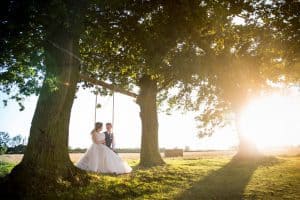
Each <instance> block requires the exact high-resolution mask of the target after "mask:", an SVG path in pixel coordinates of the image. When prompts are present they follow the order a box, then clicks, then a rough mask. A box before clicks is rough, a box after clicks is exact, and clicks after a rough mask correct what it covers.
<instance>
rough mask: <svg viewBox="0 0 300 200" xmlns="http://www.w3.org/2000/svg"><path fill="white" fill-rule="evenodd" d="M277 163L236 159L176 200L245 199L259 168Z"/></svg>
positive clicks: (263, 160) (271, 160)
mask: <svg viewBox="0 0 300 200" xmlns="http://www.w3.org/2000/svg"><path fill="white" fill-rule="evenodd" d="M277 162H278V160H277V159H276V158H275V157H257V158H251V159H238V158H235V157H234V158H233V159H232V160H231V161H230V162H229V163H228V164H226V165H225V166H224V167H222V168H220V169H218V170H216V171H213V172H212V173H210V174H209V175H208V176H206V177H204V178H203V179H201V180H200V181H198V182H196V183H194V184H193V185H192V187H191V188H189V189H187V190H185V191H184V192H183V193H181V194H179V195H178V196H177V198H176V199H178V200H179V199H186V200H193V199H197V200H198V199H200V200H201V199H222V200H223V199H228V200H229V199H230V200H235V199H243V193H244V190H245V188H246V186H247V184H248V182H249V181H250V179H251V176H252V174H253V173H254V171H255V170H256V169H257V168H258V166H269V165H274V164H276V163H277Z"/></svg>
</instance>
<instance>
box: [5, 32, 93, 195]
mask: <svg viewBox="0 0 300 200" xmlns="http://www.w3.org/2000/svg"><path fill="white" fill-rule="evenodd" d="M47 39H48V40H50V41H52V42H54V43H56V44H59V45H60V46H61V47H62V48H64V49H66V50H67V51H69V52H73V53H75V54H77V55H78V38H74V37H72V36H71V35H70V34H68V33H66V32H63V31H59V30H58V31H56V32H55V34H52V35H49V37H48V38H47ZM45 53H46V58H45V59H46V60H45V64H46V76H45V80H44V82H43V86H42V89H41V91H40V95H39V99H38V102H37V105H36V109H35V112H34V116H33V119H32V123H31V129H30V137H29V141H28V145H27V148H26V151H25V154H24V157H23V159H22V161H21V163H20V164H18V165H17V166H16V167H15V168H14V169H13V170H12V172H11V174H10V175H9V176H8V177H7V183H6V186H7V187H6V190H7V191H6V193H8V194H12V193H14V194H15V195H17V196H15V197H16V198H22V199H24V198H25V199H26V198H29V199H35V198H36V199H41V195H45V194H47V193H49V192H51V191H49V188H51V187H52V186H53V187H52V189H53V190H56V189H57V188H58V187H59V185H60V182H61V181H70V182H72V183H74V181H75V180H80V181H82V180H84V179H85V178H86V177H85V174H84V173H81V171H80V170H78V169H77V168H75V166H74V165H73V163H72V162H71V160H70V158H69V153H68V134H69V120H70V115H71V108H72V104H73V100H74V97H75V93H76V85H77V81H78V79H79V72H80V64H79V62H78V61H77V60H76V59H74V57H73V56H71V55H69V54H67V53H64V52H62V51H60V50H58V49H57V48H56V47H55V46H53V45H51V44H50V43H49V44H47V45H46V46H45ZM78 176H80V177H78ZM85 180H87V179H85ZM84 182H86V181H84ZM61 185H63V184H61ZM50 190H51V189H50Z"/></svg>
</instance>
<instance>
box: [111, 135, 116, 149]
mask: <svg viewBox="0 0 300 200" xmlns="http://www.w3.org/2000/svg"><path fill="white" fill-rule="evenodd" d="M115 141H116V139H115V134H113V140H112V144H111V145H112V147H111V148H112V149H115V147H116V142H115Z"/></svg>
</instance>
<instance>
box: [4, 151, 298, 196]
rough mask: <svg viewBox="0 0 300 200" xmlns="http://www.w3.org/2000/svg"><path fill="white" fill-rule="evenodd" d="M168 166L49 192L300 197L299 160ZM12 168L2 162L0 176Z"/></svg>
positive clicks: (216, 160) (179, 161)
mask: <svg viewBox="0 0 300 200" xmlns="http://www.w3.org/2000/svg"><path fill="white" fill-rule="evenodd" d="M165 160H166V162H167V165H166V166H160V167H153V168H150V169H138V168H137V167H136V165H137V163H138V160H129V163H130V165H131V166H133V167H134V172H133V173H131V174H127V175H119V176H114V175H99V174H94V173H90V176H91V182H90V184H88V185H86V187H81V188H72V187H68V190H66V191H65V192H59V193H58V194H57V193H56V194H49V196H48V197H50V198H51V196H52V195H53V197H54V196H57V195H58V196H59V199H86V200H88V199H95V200H96V199H118V200H119V199H151V200H155V199H186V200H192V199H197V200H198V199H228V200H229V199H230V200H231V199H272V200H273V199H293V200H296V199H300V157H299V156H294V157H264V158H260V159H252V160H235V159H232V157H230V156H219V157H208V158H194V159H191V158H189V159H185V158H176V159H165ZM12 167H13V165H12V164H8V163H3V162H1V163H0V175H1V176H3V175H4V174H6V173H8V172H9V171H10V170H11V168H12Z"/></svg>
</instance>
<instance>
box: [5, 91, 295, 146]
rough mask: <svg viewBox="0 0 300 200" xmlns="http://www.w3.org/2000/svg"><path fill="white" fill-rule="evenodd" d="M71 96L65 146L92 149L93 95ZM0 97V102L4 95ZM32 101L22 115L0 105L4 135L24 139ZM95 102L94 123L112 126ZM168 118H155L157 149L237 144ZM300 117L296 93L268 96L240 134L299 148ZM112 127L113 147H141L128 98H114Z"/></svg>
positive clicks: (186, 119) (104, 100)
mask: <svg viewBox="0 0 300 200" xmlns="http://www.w3.org/2000/svg"><path fill="white" fill-rule="evenodd" d="M76 96H77V98H76V99H75V101H74V104H73V108H72V114H71V120H70V129H69V131H70V134H69V146H70V147H72V148H76V147H80V148H88V147H89V145H90V144H91V138H90V131H91V129H92V128H93V124H94V109H95V95H94V94H92V93H91V92H90V91H88V90H83V89H80V90H79V92H78V93H77V95H76ZM0 97H3V94H1V95H0ZM36 100H37V97H35V96H31V97H29V98H28V99H26V100H25V111H22V112H19V107H18V105H17V104H16V103H15V102H9V104H8V106H7V107H4V106H3V105H1V107H0V114H1V121H0V127H1V128H0V131H4V132H8V133H9V134H10V135H11V136H15V135H17V134H21V135H22V136H23V137H24V136H25V137H28V136H29V130H30V124H31V119H32V116H33V112H34V109H35V104H36ZM291 102H292V103H291ZM98 103H100V104H101V105H102V107H101V108H99V109H97V121H100V122H103V123H106V122H111V119H112V97H99V96H98ZM274 108H276V109H274ZM173 113H174V114H172V115H166V114H164V113H159V146H160V148H185V147H186V146H188V147H189V148H190V149H191V150H196V149H197V150H205V149H215V150H221V149H230V148H232V147H233V146H236V145H237V144H238V140H237V135H236V133H235V131H234V128H232V127H230V126H228V127H225V128H223V129H220V130H218V131H217V132H216V133H215V134H214V135H213V136H211V137H208V138H202V139H199V138H198V137H197V129H196V122H195V120H194V114H193V113H187V114H181V113H180V112H173ZM288 113H292V114H291V115H288ZM3 116H4V117H3ZM299 118H300V95H299V93H297V92H294V93H293V94H289V96H278V95H277V96H276V95H275V96H274V95H273V96H268V97H264V98H261V99H257V100H256V101H254V102H252V103H251V104H250V105H249V106H248V107H247V108H245V114H244V128H243V130H244V132H245V134H249V135H250V134H251V136H249V138H251V139H252V140H253V141H254V142H255V143H256V144H257V146H258V147H259V148H260V149H264V148H266V147H278V146H283V145H284V146H293V145H294V146H295V145H299V144H300V137H299V136H300V134H299V132H300V123H297V121H298V119H299ZM245 121H247V123H245ZM114 122H115V123H114V133H115V137H116V147H117V148H140V141H141V122H140V118H139V107H138V106H137V104H136V103H135V102H134V100H133V99H132V98H131V97H127V96H124V95H121V94H118V93H116V94H115V118H114ZM279 122H280V123H279ZM298 124H299V125H298Z"/></svg>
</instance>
